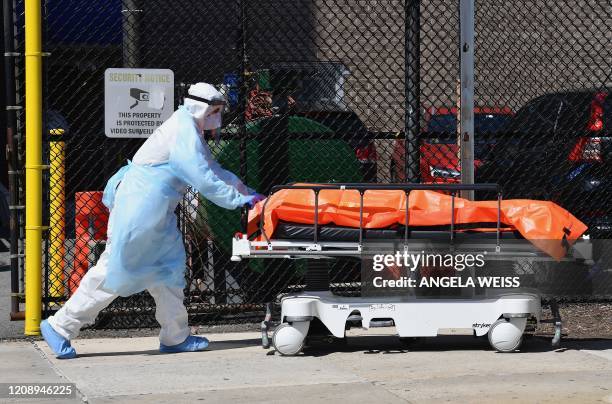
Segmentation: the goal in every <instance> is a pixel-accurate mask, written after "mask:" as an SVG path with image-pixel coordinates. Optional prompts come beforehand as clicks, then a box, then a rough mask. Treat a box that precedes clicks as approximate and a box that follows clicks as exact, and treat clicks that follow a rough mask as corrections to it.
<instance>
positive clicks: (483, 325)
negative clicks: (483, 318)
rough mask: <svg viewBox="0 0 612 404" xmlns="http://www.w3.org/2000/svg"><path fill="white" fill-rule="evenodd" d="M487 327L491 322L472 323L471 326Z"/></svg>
mask: <svg viewBox="0 0 612 404" xmlns="http://www.w3.org/2000/svg"><path fill="white" fill-rule="evenodd" d="M489 327H491V324H485V323H474V324H472V328H489Z"/></svg>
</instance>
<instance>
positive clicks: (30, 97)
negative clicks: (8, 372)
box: [24, 0, 45, 335]
mask: <svg viewBox="0 0 612 404" xmlns="http://www.w3.org/2000/svg"><path fill="white" fill-rule="evenodd" d="M41 42H42V39H41V6H40V0H26V2H25V57H26V63H25V75H26V79H25V83H26V88H25V93H26V97H25V98H26V111H25V112H26V164H25V169H26V226H25V235H26V262H25V264H26V290H25V292H26V318H25V331H24V332H25V335H39V334H40V320H41V315H42V311H41V308H42V230H43V226H42V170H43V169H44V168H45V167H43V165H42V44H41Z"/></svg>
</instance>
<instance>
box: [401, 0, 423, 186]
mask: <svg viewBox="0 0 612 404" xmlns="http://www.w3.org/2000/svg"><path fill="white" fill-rule="evenodd" d="M420 6H421V1H420V0H406V2H405V3H404V12H405V17H404V18H405V24H404V55H405V61H404V63H405V71H404V74H405V76H404V95H405V106H404V108H405V111H404V153H405V158H404V173H405V178H406V182H418V181H419V176H418V168H419V147H418V142H419V133H420V132H421V100H420V98H421V97H420V94H421V92H420V85H421V72H420V70H421V61H420V58H421V52H420V45H421V40H420V35H421V21H420V20H421V14H420V13H421V12H420Z"/></svg>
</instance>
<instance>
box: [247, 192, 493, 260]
mask: <svg viewBox="0 0 612 404" xmlns="http://www.w3.org/2000/svg"><path fill="white" fill-rule="evenodd" d="M285 189H306V190H312V191H313V192H314V195H315V203H314V223H313V244H314V245H315V246H316V245H318V244H319V243H318V242H319V240H318V230H319V193H320V192H321V191H324V190H354V191H358V192H359V197H360V204H359V244H358V248H359V251H361V247H362V246H363V232H364V227H363V196H364V194H365V193H366V192H367V191H369V190H379V191H380V190H385V191H403V192H404V193H405V195H406V213H405V229H404V245H405V246H408V240H409V238H410V225H409V219H410V218H409V206H410V191H417V190H422V191H443V192H450V194H451V218H450V234H449V235H450V243H451V245H452V244H453V243H454V241H455V231H456V230H455V198H456V196H457V192H459V191H495V192H496V193H497V227H496V246H495V250H496V251H497V252H499V251H500V232H501V200H502V192H501V187H500V186H499V185H498V184H412V183H403V184H368V183H328V184H314V185H306V184H286V185H275V186H273V187H272V188H271V190H270V194H269V195H268V198H266V200H265V201H264V204H263V207H262V211H261V215H260V222H259V231H260V233H261V235H262V236H263V238H264V239H265V241H266V243H267V247H268V250H273V247H274V244H273V243H272V241H271V240H270V238H269V237H268V235H267V234H266V232H265V229H264V220H265V211H266V206H267V203H268V201H269V196H271V195H273V194H274V193H276V192H278V191H281V190H285ZM245 230H246V226H245Z"/></svg>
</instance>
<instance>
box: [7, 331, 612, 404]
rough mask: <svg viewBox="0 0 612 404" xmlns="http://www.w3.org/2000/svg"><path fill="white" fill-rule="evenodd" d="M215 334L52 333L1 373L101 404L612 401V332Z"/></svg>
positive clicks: (11, 348)
mask: <svg viewBox="0 0 612 404" xmlns="http://www.w3.org/2000/svg"><path fill="white" fill-rule="evenodd" d="M377 332H379V331H377ZM208 337H209V338H210V339H211V341H213V344H212V345H211V350H210V351H206V352H198V353H184V354H174V355H161V354H159V353H158V351H157V345H158V341H157V338H155V337H139V338H117V339H83V340H77V341H75V342H74V346H75V348H76V350H77V352H78V353H79V357H78V358H76V359H74V360H69V361H59V360H56V359H55V358H54V357H53V356H51V354H50V352H49V350H48V348H47V346H46V344H44V342H28V341H19V342H5V343H0V357H1V358H2V360H1V361H0V382H22V383H23V382H43V381H45V382H66V381H69V382H74V383H76V385H77V388H78V390H79V392H80V394H81V396H80V398H79V399H77V400H73V402H82V401H86V402H91V403H110V402H121V403H136V402H139V403H140V402H141V403H145V402H168V403H170V402H171V403H180V402H196V401H202V402H213V403H214V402H232V403H254V402H288V401H290V402H292V403H302V402H304V403H305V402H308V403H335V402H357V401H358V402H376V403H402V402H446V401H449V400H450V401H452V402H493V401H495V402H514V403H517V402H524V401H529V402H557V403H558V402H570V403H571V402H575V403H579V402H580V403H583V402H594V401H598V400H599V401H600V402H604V403H606V402H607V403H612V340H600V341H584V340H582V341H580V340H576V341H566V342H565V343H564V346H565V348H564V349H562V350H558V351H552V350H551V349H550V346H549V341H547V340H543V339H537V338H536V339H532V340H529V341H527V343H526V345H525V348H524V352H521V353H515V354H498V353H495V352H493V351H491V350H490V349H489V348H488V344H487V343H486V341H482V340H477V339H473V338H471V337H468V338H457V337H455V338H439V339H436V340H432V341H427V342H425V343H422V344H420V345H417V346H415V347H414V349H413V350H411V351H408V350H404V349H403V347H402V345H400V343H399V341H398V340H397V339H396V338H395V337H393V336H382V335H365V336H358V337H353V338H351V339H350V340H349V344H348V345H346V346H338V345H335V346H333V347H325V346H320V347H317V348H311V349H308V350H307V351H306V352H305V354H304V355H301V356H299V357H281V356H279V355H278V354H274V353H273V351H272V350H269V351H265V350H263V349H262V348H261V346H260V345H259V344H260V340H259V337H260V335H259V334H258V333H253V332H250V333H232V334H216V335H214V334H213V335H208ZM38 348H40V350H39V349H38ZM11 402H25V400H24V401H11ZM29 402H33V403H43V402H68V401H43V400H40V399H34V400H30V401H29Z"/></svg>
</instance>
